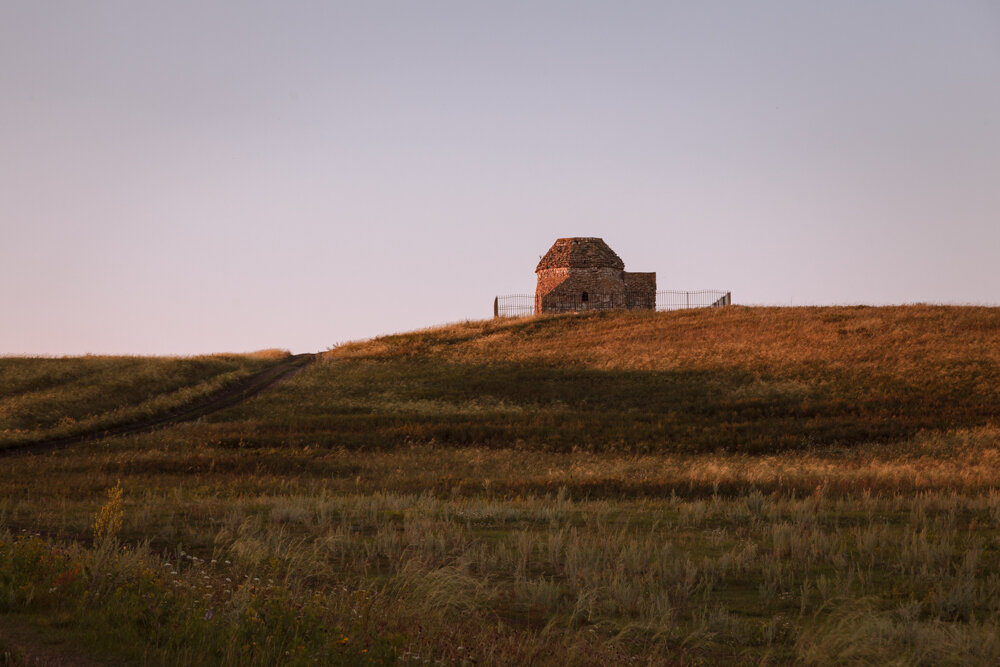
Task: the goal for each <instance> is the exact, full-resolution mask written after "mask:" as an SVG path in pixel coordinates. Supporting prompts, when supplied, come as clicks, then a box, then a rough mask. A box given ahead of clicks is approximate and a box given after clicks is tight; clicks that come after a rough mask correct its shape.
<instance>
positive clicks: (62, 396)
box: [0, 351, 286, 447]
mask: <svg viewBox="0 0 1000 667" xmlns="http://www.w3.org/2000/svg"><path fill="white" fill-rule="evenodd" d="M285 354H286V353H279V352H278V351H267V352H264V353H256V354H247V355H236V354H228V355H214V356H203V357H190V358H156V357H79V358H55V359H35V358H23V357H0V447H4V446H10V445H11V444H18V443H23V442H30V441H34V440H40V439H44V438H51V437H57V436H66V435H73V434H75V433H81V432H85V431H90V430H93V429H96V428H106V427H109V426H112V425H116V424H122V423H128V422H132V421H136V420H138V419H141V418H143V417H149V416H152V415H156V414H159V413H162V412H165V411H167V410H169V409H170V408H174V407H177V406H180V405H183V404H185V403H188V402H190V401H192V400H194V399H196V398H199V397H201V396H204V395H206V394H208V393H211V392H212V391H215V390H217V389H220V388H222V387H225V386H226V385H228V384H231V383H233V382H235V381H237V380H239V379H241V378H243V377H246V376H247V375H250V374H251V373H253V372H256V371H259V370H263V369H264V368H267V367H268V366H269V365H271V364H273V363H275V361H276V360H278V359H280V358H282V357H283V356H284V355H285Z"/></svg>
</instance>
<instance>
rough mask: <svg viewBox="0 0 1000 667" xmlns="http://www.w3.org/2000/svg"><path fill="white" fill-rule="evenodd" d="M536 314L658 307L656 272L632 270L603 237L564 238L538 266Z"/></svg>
mask: <svg viewBox="0 0 1000 667" xmlns="http://www.w3.org/2000/svg"><path fill="white" fill-rule="evenodd" d="M535 275H537V276H538V287H537V288H536V289H535V313H536V314H537V313H560V312H567V311H578V310H611V309H613V308H630V309H637V310H653V309H655V308H656V274H655V273H631V272H629V271H626V270H625V262H623V261H622V258H621V257H619V256H618V255H617V254H616V253H615V251H614V250H612V249H611V248H609V247H608V244H607V243H605V242H604V240H603V239H599V238H594V237H574V238H568V239H558V240H556V242H555V243H554V244H553V245H552V247H551V248H549V251H548V252H547V253H545V256H544V257H542V260H541V261H540V262H538V267H537V268H536V269H535Z"/></svg>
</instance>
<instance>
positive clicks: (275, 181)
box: [0, 0, 1000, 354]
mask: <svg viewBox="0 0 1000 667" xmlns="http://www.w3.org/2000/svg"><path fill="white" fill-rule="evenodd" d="M563 236H600V237H603V238H604V239H605V241H607V242H608V244H609V245H610V246H611V247H612V248H614V250H615V251H616V252H617V253H618V254H619V255H620V256H621V257H622V259H623V260H624V261H625V265H626V269H628V270H634V271H656V272H657V277H658V286H659V288H660V289H701V288H718V289H728V290H731V291H732V294H733V301H734V303H741V304H784V305H788V304H794V305H804V304H818V305H823V304H894V303H911V302H921V301H922V302H933V303H978V304H993V305H995V304H998V303H1000V270H998V259H1000V2H997V1H996V0H989V1H985V2H964V1H961V0H936V1H934V2H921V1H918V0H900V1H884V2H878V1H874V2H873V1H871V0H864V1H860V0H859V1H853V2H852V1H838V2H828V1H823V2H820V1H816V2H807V1H799V0H794V1H793V0H787V1H784V2H765V1H752V2H748V1H743V0H732V1H730V2H710V1H704V0H691V1H690V2H670V1H668V0H658V1H654V2H632V1H628V0H623V1H617V0H616V1H610V0H609V1H607V2H588V1H585V0H572V1H569V2H549V1H545V0H530V1H525V2H517V1H512V0H503V1H495V2H477V1H475V0H454V1H450V2H440V1H434V0H420V1H411V0H399V1H397V2H379V1H373V0H358V1H357V2H334V1H332V0H331V1H325V2H319V1H317V2H295V1H289V0H281V1H275V2H252V1H248V0H238V1H237V0H233V1H221V0H220V1H216V2H205V1H204V0H197V1H194V2H182V1H178V0H170V1H169V2H167V1H163V2H144V1H141V0H121V1H118V2H110V1H104V0H88V1H87V2H80V1H79V0H66V1H56V0H46V1H44V2H40V1H38V0H25V1H20V0H0V308H2V311H0V354H82V353H95V354H104V353H123V354H125V353H128V354H194V353H208V352H221V351H246V350H253V349H259V348H266V347H283V348H289V349H292V350H293V351H296V352H305V351H316V350H323V349H326V348H327V347H330V346H332V345H334V344H336V343H339V342H343V341H347V340H352V339H358V338H367V337H370V336H375V335H379V334H383V333H391V332H396V331H405V330H410V329H416V328H422V327H426V326H431V325H435V324H440V323H446V322H454V321H460V320H465V319H481V318H485V317H489V316H490V315H491V314H492V302H493V297H494V296H495V295H497V294H508V293H531V292H533V290H534V286H535V275H534V268H535V264H536V263H537V262H538V258H539V256H540V255H542V254H544V253H545V251H546V250H547V249H548V248H549V246H550V245H551V244H552V242H553V241H554V240H555V239H556V238H558V237H563Z"/></svg>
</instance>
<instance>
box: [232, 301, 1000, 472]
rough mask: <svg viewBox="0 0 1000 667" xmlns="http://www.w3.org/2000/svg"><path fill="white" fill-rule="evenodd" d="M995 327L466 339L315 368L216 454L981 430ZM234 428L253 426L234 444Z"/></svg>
mask: <svg viewBox="0 0 1000 667" xmlns="http://www.w3.org/2000/svg"><path fill="white" fill-rule="evenodd" d="M998 337H1000V310H998V309H989V308H949V307H934V306H904V307H892V308H862V307H858V308H739V307H730V308H717V309H701V310H691V311H681V312H672V313H633V312H617V313H607V312H606V313H599V314H592V315H587V316H573V317H547V318H528V319H523V320H495V321H485V322H472V323H468V324H460V325H456V326H452V327H447V328H439V329H429V330H426V331H421V332H416V333H410V334H403V335H398V336H387V337H383V338H377V339H374V340H372V341H367V342H363V343H354V344H350V345H345V346H343V347H340V348H337V349H335V350H332V351H330V352H329V353H327V355H326V356H325V359H324V362H323V363H321V364H318V365H317V366H315V367H313V368H312V369H310V370H309V371H307V372H306V373H305V374H303V375H302V376H300V377H299V378H297V379H296V380H295V382H294V383H293V384H290V385H287V386H286V387H285V388H284V389H283V390H282V391H278V392H274V393H272V394H270V395H269V396H267V397H262V398H261V399H260V400H258V401H255V402H253V403H251V404H248V405H246V406H245V407H243V408H242V409H239V410H237V411H236V412H235V413H228V414H226V415H221V416H218V417H215V418H214V419H215V420H216V421H218V422H219V426H218V430H217V434H218V435H217V437H218V439H219V441H220V442H233V443H242V444H243V445H244V446H246V445H252V444H253V443H255V442H272V441H273V439H274V438H275V437H276V435H277V434H278V433H280V434H281V438H282V440H283V441H285V442H287V443H288V444H312V445H320V446H343V447H349V448H374V449H385V448H391V447H396V446H399V445H404V444H414V443H420V444H425V443H430V442H433V443H436V444H440V445H451V446H469V445H477V446H487V447H506V446H513V445H517V446H522V447H528V448H531V449H535V450H545V451H581V450H582V451H618V452H636V453H642V452H678V451H690V452H696V451H718V450H728V451H733V452H744V453H773V452H779V451H786V450H802V449H807V448H810V447H815V446H821V445H843V446H851V445H857V444H861V443H873V442H878V443H887V442H893V441H896V440H899V439H902V438H908V437H911V436H913V435H915V434H916V433H919V432H922V431H932V430H938V429H951V428H969V427H975V426H983V425H986V424H993V423H995V422H996V419H997V406H998V405H1000V344H998ZM242 419H251V420H252V421H250V422H248V423H247V425H246V427H244V426H243V425H241V420H242Z"/></svg>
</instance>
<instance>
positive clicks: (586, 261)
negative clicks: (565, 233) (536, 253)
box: [535, 236, 625, 272]
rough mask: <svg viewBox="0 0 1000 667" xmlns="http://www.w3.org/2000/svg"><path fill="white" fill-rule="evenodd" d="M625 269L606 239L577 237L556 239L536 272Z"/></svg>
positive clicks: (623, 263)
mask: <svg viewBox="0 0 1000 667" xmlns="http://www.w3.org/2000/svg"><path fill="white" fill-rule="evenodd" d="M567 268H568V269H593V268H598V269H619V270H624V269H625V262H623V261H622V258H621V257H619V256H618V255H617V254H615V251H614V250H612V249H611V248H609V247H608V244H607V243H605V242H604V239H599V238H597V237H594V236H575V237H572V238H566V239H556V242H555V243H553V244H552V247H551V248H549V251H548V252H547V253H545V257H542V261H540V262H538V266H537V267H535V271H536V272H537V271H542V270H543V269H567Z"/></svg>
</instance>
